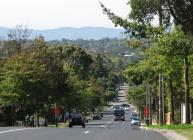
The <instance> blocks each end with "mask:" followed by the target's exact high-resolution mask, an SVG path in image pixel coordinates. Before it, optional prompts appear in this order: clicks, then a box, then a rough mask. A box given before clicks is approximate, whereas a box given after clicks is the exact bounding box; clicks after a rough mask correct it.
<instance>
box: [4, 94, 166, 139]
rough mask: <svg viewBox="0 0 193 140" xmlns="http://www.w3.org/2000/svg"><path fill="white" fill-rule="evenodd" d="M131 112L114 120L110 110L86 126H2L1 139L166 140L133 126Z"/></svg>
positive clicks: (157, 134) (159, 135)
mask: <svg viewBox="0 0 193 140" xmlns="http://www.w3.org/2000/svg"><path fill="white" fill-rule="evenodd" d="M121 98H122V97H121ZM121 102H122V101H121ZM129 114H130V112H129V111H128V112H127V113H126V120H125V121H113V112H112V111H111V110H109V111H107V112H106V113H105V114H104V117H103V118H102V119H101V120H93V121H90V122H89V123H88V124H87V125H86V128H82V127H80V126H74V127H73V128H23V127H21V128H18V127H0V140H166V138H165V137H164V136H162V135H161V134H159V133H156V132H153V131H149V130H143V129H141V128H139V127H132V126H131V125H130V120H129Z"/></svg>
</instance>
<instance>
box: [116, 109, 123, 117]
mask: <svg viewBox="0 0 193 140" xmlns="http://www.w3.org/2000/svg"><path fill="white" fill-rule="evenodd" d="M124 114H125V112H124V110H115V111H114V115H115V116H124Z"/></svg>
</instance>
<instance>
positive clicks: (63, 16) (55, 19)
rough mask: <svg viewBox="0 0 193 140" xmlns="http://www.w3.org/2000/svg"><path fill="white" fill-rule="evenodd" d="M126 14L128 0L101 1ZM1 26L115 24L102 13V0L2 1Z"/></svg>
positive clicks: (48, 27)
mask: <svg viewBox="0 0 193 140" xmlns="http://www.w3.org/2000/svg"><path fill="white" fill-rule="evenodd" d="M100 1H101V2H103V3H104V4H105V5H106V6H107V7H108V8H110V9H112V11H114V12H115V13H117V14H118V15H120V16H122V17H126V16H127V14H128V12H129V6H128V5H126V3H127V1H128V0H100ZM0 4H1V8H0V17H1V18H0V26H4V27H13V26H15V25H17V24H24V25H28V26H29V27H30V28H34V29H52V28H59V27H85V26H97V27H111V28H112V27H114V25H113V24H112V23H111V21H109V20H108V19H107V17H106V15H104V14H103V13H102V10H101V7H100V6H99V0H0Z"/></svg>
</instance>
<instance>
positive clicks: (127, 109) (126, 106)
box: [121, 104, 130, 111]
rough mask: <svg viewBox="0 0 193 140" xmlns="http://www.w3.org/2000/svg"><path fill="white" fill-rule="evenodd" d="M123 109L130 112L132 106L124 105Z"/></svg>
mask: <svg viewBox="0 0 193 140" xmlns="http://www.w3.org/2000/svg"><path fill="white" fill-rule="evenodd" d="M121 107H122V108H124V109H125V111H129V107H130V105H128V104H122V105H121Z"/></svg>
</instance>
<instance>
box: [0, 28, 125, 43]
mask: <svg viewBox="0 0 193 140" xmlns="http://www.w3.org/2000/svg"><path fill="white" fill-rule="evenodd" d="M8 31H9V28H4V27H0V39H5V38H6V37H7V32H8ZM123 32H124V30H122V29H113V28H104V27H82V28H72V27H64V28H57V29H45V30H33V32H32V36H31V37H32V38H34V37H35V36H38V35H42V36H44V37H45V39H46V40H61V39H63V38H66V39H71V40H76V39H84V40H89V39H94V40H98V39H102V38H107V37H108V38H119V37H121V36H123Z"/></svg>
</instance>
